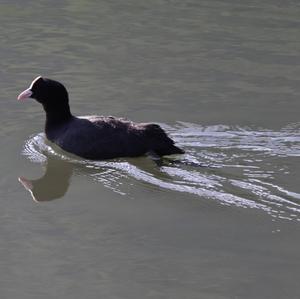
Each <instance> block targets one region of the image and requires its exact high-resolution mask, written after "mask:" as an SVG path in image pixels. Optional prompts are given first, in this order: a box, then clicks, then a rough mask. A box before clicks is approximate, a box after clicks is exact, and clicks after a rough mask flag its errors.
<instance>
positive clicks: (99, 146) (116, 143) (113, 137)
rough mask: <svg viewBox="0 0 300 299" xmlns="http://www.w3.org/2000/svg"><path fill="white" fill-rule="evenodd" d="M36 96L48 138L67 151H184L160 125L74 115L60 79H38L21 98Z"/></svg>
mask: <svg viewBox="0 0 300 299" xmlns="http://www.w3.org/2000/svg"><path fill="white" fill-rule="evenodd" d="M26 98H33V99H35V100H37V101H38V102H39V103H41V104H42V105H43V108H44V110H45V112H46V124H45V133H46V136H47V138H48V139H49V140H50V141H52V142H54V143H55V144H57V145H58V146H59V147H61V148H62V149H64V150H66V151H67V152H70V153H73V154H75V155H77V156H80V157H83V158H87V159H92V160H100V159H111V158H117V157H137V156H142V155H145V154H146V153H152V154H154V155H156V156H164V155H172V154H183V153H184V151H183V150H182V149H180V148H178V147H177V146H175V145H174V141H173V140H172V139H171V138H169V137H168V136H167V134H166V133H165V131H164V130H163V129H162V128H161V127H160V126H159V125H157V124H151V123H134V122H131V121H129V120H126V119H123V118H115V117H112V116H86V117H76V116H74V115H72V113H71V111H70V107H69V96H68V92H67V90H66V88H65V87H64V85H63V84H61V83H60V82H57V81H54V80H51V79H47V78H43V77H41V76H39V77H37V78H35V79H34V80H33V81H32V83H31V85H30V86H29V88H28V89H26V90H24V91H23V92H22V93H20V95H19V96H18V100H24V99H26Z"/></svg>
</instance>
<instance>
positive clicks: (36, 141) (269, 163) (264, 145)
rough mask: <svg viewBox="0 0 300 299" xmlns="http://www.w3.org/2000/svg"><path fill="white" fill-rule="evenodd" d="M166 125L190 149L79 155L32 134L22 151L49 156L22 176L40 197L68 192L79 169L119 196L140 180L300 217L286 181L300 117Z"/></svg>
mask: <svg viewBox="0 0 300 299" xmlns="http://www.w3.org/2000/svg"><path fill="white" fill-rule="evenodd" d="M163 126H164V128H165V129H166V130H167V131H168V133H169V134H170V135H172V137H173V138H174V139H175V140H176V142H177V143H178V144H179V145H180V146H182V147H183V148H184V149H185V150H186V154H185V155H183V156H182V157H175V158H174V159H171V158H167V159H164V160H162V161H160V163H158V165H157V164H156V163H154V162H153V161H152V160H150V159H148V158H145V157H142V158H136V159H116V160H109V161H89V160H83V159H79V158H77V157H74V156H71V155H68V154H66V153H65V152H63V151H61V150H60V149H58V148H57V147H55V146H53V145H52V144H49V143H48V142H47V141H46V139H45V136H44V134H42V133H40V134H37V135H35V136H32V137H31V138H30V139H29V140H27V141H26V143H25V146H24V150H23V154H24V155H26V156H27V157H28V158H29V159H30V160H31V161H33V162H39V163H45V164H46V172H45V174H44V175H43V176H42V177H41V178H39V179H35V180H29V179H26V178H19V181H20V182H21V183H22V184H23V186H24V187H25V188H26V189H27V190H28V191H30V193H31V195H32V197H33V198H34V200H36V201H39V202H40V201H49V200H53V199H56V198H60V197H62V196H64V195H65V193H66V192H67V189H68V186H69V184H70V180H71V176H72V174H73V173H75V174H77V175H85V176H88V177H90V178H91V179H93V180H95V181H97V182H101V183H102V184H103V185H104V186H105V187H107V188H109V189H111V190H112V191H114V192H117V193H119V194H121V195H130V188H128V185H130V184H134V185H136V184H137V183H142V184H143V186H142V188H153V186H155V187H158V188H160V189H167V190H172V191H175V192H186V193H191V194H195V195H197V196H199V198H201V199H213V200H217V201H218V202H220V203H221V204H223V205H235V206H238V207H243V208H257V209H261V210H264V211H265V212H267V213H268V214H270V215H271V216H273V217H278V218H282V219H287V220H298V221H299V220H300V194H299V193H297V192H294V191H291V190H289V188H288V186H287V183H286V182H287V181H288V180H292V179H293V165H291V163H290V161H291V159H295V161H296V160H297V161H298V159H299V156H300V134H299V132H300V124H293V125H290V126H288V127H285V128H283V129H281V130H280V131H278V132H275V131H270V130H263V129H261V130H251V129H249V128H239V127H227V126H208V127H202V126H199V125H195V124H191V123H178V124H177V125H176V126H174V127H170V126H166V125H163ZM287 157H288V158H289V163H287V162H286V160H285V159H286V158H287ZM295 165H296V163H295ZM295 165H294V166H295ZM283 178H284V179H283ZM132 182H133V183H132ZM281 182H282V184H281ZM279 183H280V185H279ZM126 186H127V187H126Z"/></svg>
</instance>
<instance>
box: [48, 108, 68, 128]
mask: <svg viewBox="0 0 300 299" xmlns="http://www.w3.org/2000/svg"><path fill="white" fill-rule="evenodd" d="M44 110H45V112H46V128H49V126H57V125H60V124H62V123H64V122H67V121H68V120H70V119H71V118H72V114H71V111H70V107H69V104H68V103H66V104H64V105H61V106H60V107H57V106H56V107H49V106H46V105H44Z"/></svg>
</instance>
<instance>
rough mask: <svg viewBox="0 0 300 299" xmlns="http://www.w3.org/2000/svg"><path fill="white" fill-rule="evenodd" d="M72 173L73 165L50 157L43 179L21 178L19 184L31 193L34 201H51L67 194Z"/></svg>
mask: <svg viewBox="0 0 300 299" xmlns="http://www.w3.org/2000/svg"><path fill="white" fill-rule="evenodd" d="M72 173H73V165H72V163H70V162H67V161H64V160H59V159H57V158H54V157H51V156H49V157H48V159H47V164H46V172H45V174H44V175H43V176H42V177H41V178H39V179H35V180H30V179H27V178H24V177H19V182H20V183H22V185H23V186H24V187H25V189H26V190H28V191H29V192H30V194H31V196H32V198H33V200H34V201H36V202H42V201H50V200H54V199H57V198H60V197H63V196H64V195H65V194H66V192H67V190H68V187H69V184H70V179H71V176H72Z"/></svg>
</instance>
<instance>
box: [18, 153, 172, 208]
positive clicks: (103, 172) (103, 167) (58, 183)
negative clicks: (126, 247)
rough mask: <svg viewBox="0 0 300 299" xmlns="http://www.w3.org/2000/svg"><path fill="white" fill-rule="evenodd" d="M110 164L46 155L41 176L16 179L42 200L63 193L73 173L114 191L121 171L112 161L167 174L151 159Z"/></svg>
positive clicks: (152, 172) (160, 175)
mask: <svg viewBox="0 0 300 299" xmlns="http://www.w3.org/2000/svg"><path fill="white" fill-rule="evenodd" d="M112 163H113V164H110V162H107V163H106V162H103V164H102V163H101V162H99V163H96V162H95V164H94V163H93V164H85V163H84V164H81V163H76V162H74V161H67V160H64V159H59V158H57V157H55V156H52V155H47V163H46V171H45V173H44V175H43V176H42V177H40V178H39V179H34V180H32V179H27V178H25V177H19V178H18V180H19V182H20V183H21V184H22V185H23V186H24V188H25V189H26V190H27V191H29V192H30V194H31V196H32V199H33V200H34V201H36V202H45V201H51V200H54V199H58V198H61V197H63V196H64V195H65V194H66V192H67V190H68V188H69V185H70V181H71V176H72V175H73V173H74V172H75V173H77V174H80V175H88V176H90V177H92V178H93V179H94V180H95V179H96V180H97V181H99V182H102V183H103V184H104V185H105V186H106V187H109V188H110V189H112V190H115V191H116V192H118V190H117V188H115V186H113V185H115V184H116V178H120V177H123V174H122V171H121V170H120V169H119V168H118V167H117V168H115V167H113V165H114V164H115V163H116V164H118V163H120V164H123V163H128V164H129V165H133V166H134V167H137V169H141V170H142V171H145V172H146V173H148V172H149V173H151V174H152V175H154V176H155V177H169V176H168V175H167V174H165V173H162V172H161V171H160V168H159V167H157V166H158V163H157V161H156V160H152V159H147V158H138V159H136V158H133V159H126V161H121V160H119V161H114V162H112ZM108 169H110V170H112V172H111V171H109V172H108V171H107V170H108ZM125 169H127V167H125ZM108 173H110V174H111V175H110V176H111V177H107V174H108ZM110 185H111V186H110Z"/></svg>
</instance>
